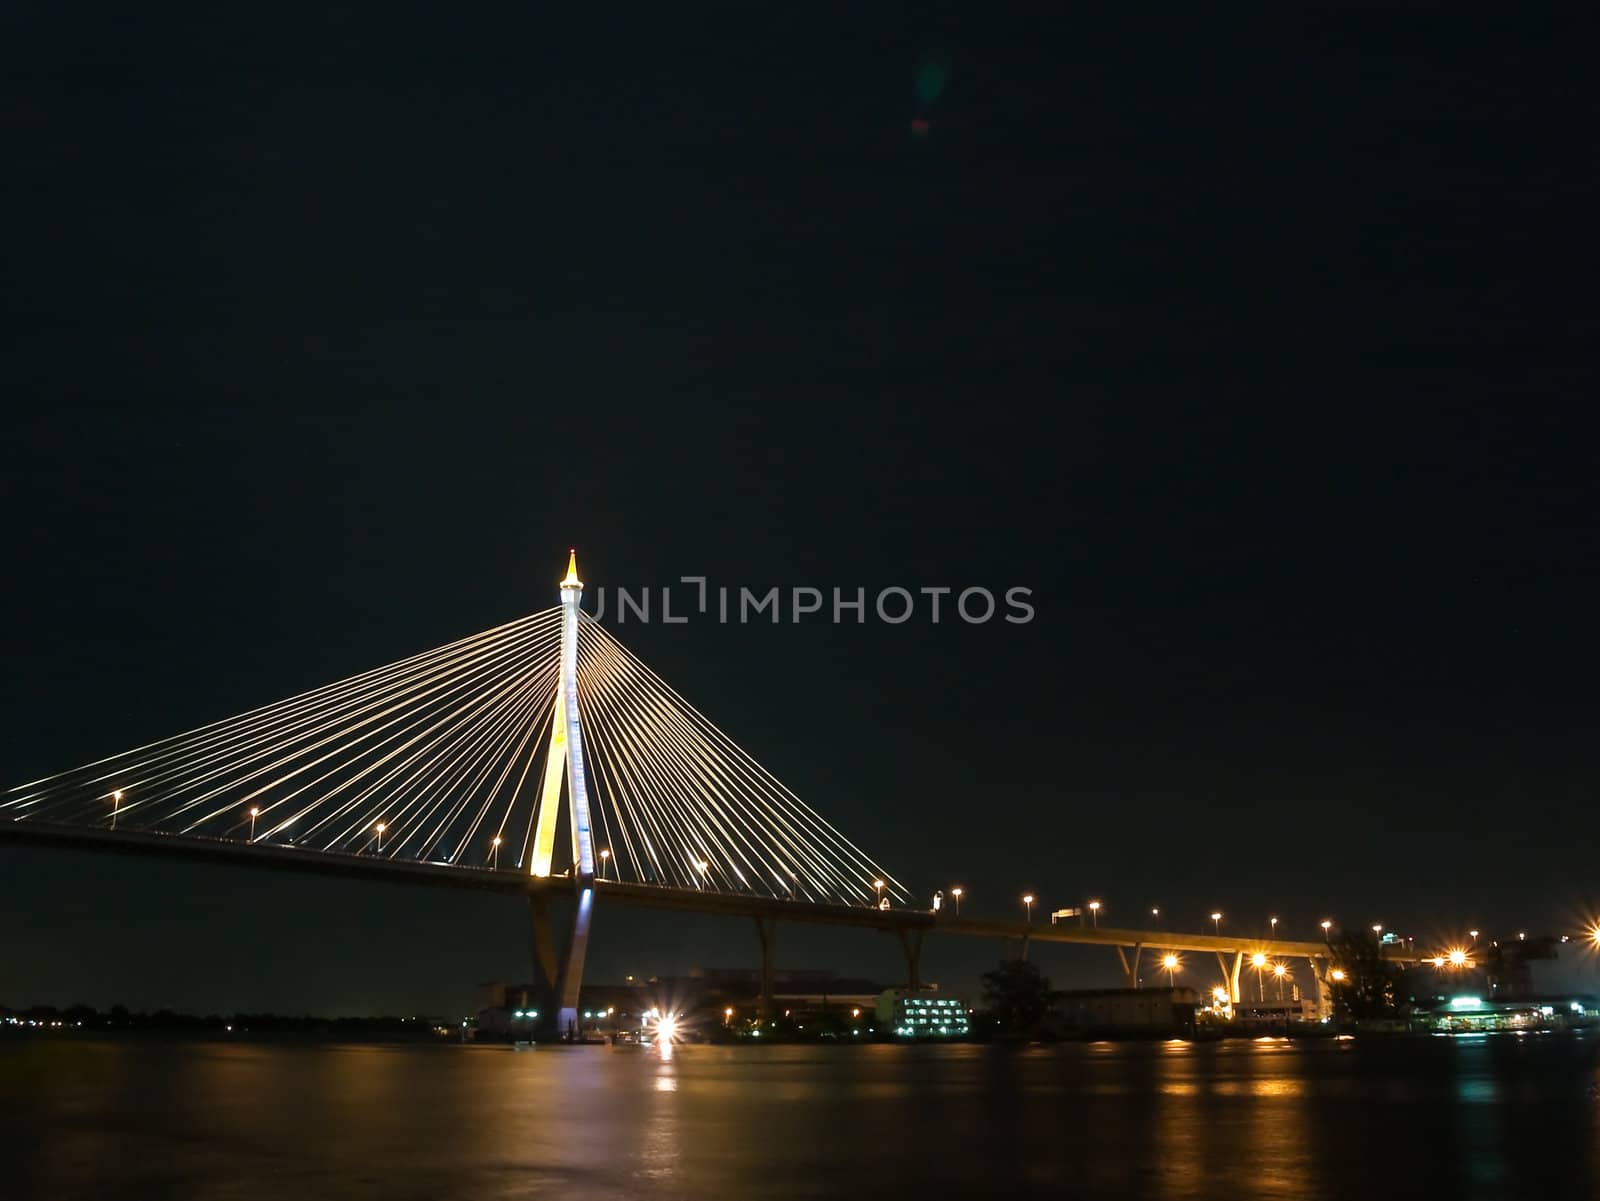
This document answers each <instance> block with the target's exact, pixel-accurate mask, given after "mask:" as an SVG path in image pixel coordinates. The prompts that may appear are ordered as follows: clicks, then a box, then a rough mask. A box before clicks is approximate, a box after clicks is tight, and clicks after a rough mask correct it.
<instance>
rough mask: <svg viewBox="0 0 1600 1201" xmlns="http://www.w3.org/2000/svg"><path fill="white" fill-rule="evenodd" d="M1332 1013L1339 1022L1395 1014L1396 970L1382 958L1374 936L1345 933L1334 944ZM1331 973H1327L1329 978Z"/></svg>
mask: <svg viewBox="0 0 1600 1201" xmlns="http://www.w3.org/2000/svg"><path fill="white" fill-rule="evenodd" d="M1331 966H1332V969H1333V971H1336V972H1343V973H1344V978H1343V979H1342V980H1341V979H1336V978H1335V979H1333V980H1332V984H1333V1011H1334V1016H1335V1017H1337V1018H1339V1019H1341V1020H1353V1021H1361V1020H1362V1019H1364V1018H1377V1017H1386V1016H1388V1015H1390V1014H1393V1013H1394V1012H1395V980H1396V977H1397V975H1398V972H1397V970H1396V966H1395V965H1394V964H1393V963H1390V962H1389V961H1388V960H1387V959H1385V958H1384V957H1383V950H1382V948H1381V947H1380V946H1379V943H1378V938H1377V935H1375V934H1373V933H1372V932H1371V931H1369V930H1346V931H1345V932H1344V933H1343V934H1341V935H1340V936H1339V937H1338V938H1337V939H1335V940H1334V943H1333V956H1332V964H1331ZM1331 975H1332V973H1331V972H1330V976H1331Z"/></svg>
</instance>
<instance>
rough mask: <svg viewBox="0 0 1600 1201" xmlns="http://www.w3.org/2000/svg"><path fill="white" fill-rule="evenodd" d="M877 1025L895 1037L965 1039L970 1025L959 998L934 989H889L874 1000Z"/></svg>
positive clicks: (963, 1004) (964, 1004)
mask: <svg viewBox="0 0 1600 1201" xmlns="http://www.w3.org/2000/svg"><path fill="white" fill-rule="evenodd" d="M873 1013H874V1016H875V1017H876V1018H877V1022H878V1025H879V1026H880V1027H881V1028H882V1029H884V1030H886V1031H888V1032H890V1033H892V1034H893V1035H895V1037H897V1038H917V1039H953V1038H966V1037H967V1036H968V1035H969V1034H970V1033H971V1032H972V1028H971V1025H970V1023H969V1021H968V1017H969V1015H968V1013H967V1005H966V1002H965V1001H963V1000H962V999H961V998H960V997H955V996H949V995H947V994H945V993H941V992H940V991H939V990H938V989H937V988H918V989H910V988H888V989H885V990H884V991H883V992H881V993H880V994H878V996H877V997H875V998H874V999H873Z"/></svg>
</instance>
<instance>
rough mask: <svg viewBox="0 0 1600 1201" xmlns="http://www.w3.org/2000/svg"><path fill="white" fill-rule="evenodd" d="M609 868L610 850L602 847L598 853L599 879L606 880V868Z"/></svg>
mask: <svg viewBox="0 0 1600 1201" xmlns="http://www.w3.org/2000/svg"><path fill="white" fill-rule="evenodd" d="M610 866H611V848H610V847H603V848H602V849H601V851H600V878H601V879H602V880H604V879H605V878H606V868H608V867H610Z"/></svg>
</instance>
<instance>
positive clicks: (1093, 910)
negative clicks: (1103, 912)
mask: <svg viewBox="0 0 1600 1201" xmlns="http://www.w3.org/2000/svg"><path fill="white" fill-rule="evenodd" d="M1089 921H1090V922H1091V923H1092V924H1093V925H1094V926H1095V927H1096V928H1098V927H1099V925H1100V902H1099V901H1090V902H1089Z"/></svg>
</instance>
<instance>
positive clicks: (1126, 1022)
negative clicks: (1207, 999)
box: [1050, 988, 1200, 1037]
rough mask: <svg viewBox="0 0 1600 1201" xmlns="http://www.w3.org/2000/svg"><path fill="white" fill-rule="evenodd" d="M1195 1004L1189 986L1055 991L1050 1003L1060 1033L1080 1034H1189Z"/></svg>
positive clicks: (1195, 999)
mask: <svg viewBox="0 0 1600 1201" xmlns="http://www.w3.org/2000/svg"><path fill="white" fill-rule="evenodd" d="M1199 1007H1200V997H1199V995H1198V994H1197V993H1196V992H1195V991H1194V989H1192V988H1090V989H1076V990H1069V991H1066V992H1058V993H1056V994H1055V996H1054V997H1053V999H1052V1000H1051V1004H1050V1009H1051V1013H1052V1015H1053V1016H1054V1018H1055V1022H1056V1025H1057V1027H1058V1029H1060V1030H1061V1032H1062V1033H1063V1034H1075V1035H1084V1036H1087V1035H1105V1036H1111V1035H1118V1034H1137V1035H1162V1034H1166V1035H1172V1036H1175V1037H1188V1036H1192V1035H1193V1034H1194V1029H1195V1011H1196V1010H1197V1009H1198V1008H1199Z"/></svg>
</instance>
